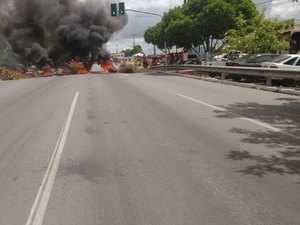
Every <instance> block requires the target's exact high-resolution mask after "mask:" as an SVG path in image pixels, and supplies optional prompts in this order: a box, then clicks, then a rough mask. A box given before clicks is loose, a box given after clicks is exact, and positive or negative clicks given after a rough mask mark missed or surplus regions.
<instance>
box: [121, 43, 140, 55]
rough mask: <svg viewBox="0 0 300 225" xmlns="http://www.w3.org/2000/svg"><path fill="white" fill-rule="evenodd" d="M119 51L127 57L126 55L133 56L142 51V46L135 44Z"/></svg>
mask: <svg viewBox="0 0 300 225" xmlns="http://www.w3.org/2000/svg"><path fill="white" fill-rule="evenodd" d="M121 52H123V53H124V55H125V57H128V56H133V55H134V54H137V53H141V52H143V49H142V46H140V45H136V46H134V48H132V49H125V50H122V51H121Z"/></svg>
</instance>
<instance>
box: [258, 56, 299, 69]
mask: <svg viewBox="0 0 300 225" xmlns="http://www.w3.org/2000/svg"><path fill="white" fill-rule="evenodd" d="M262 66H263V67H267V68H282V69H297V70H300V55H298V54H297V55H296V54H285V55H280V56H278V57H276V58H274V59H273V60H272V61H271V62H266V63H263V65H262Z"/></svg>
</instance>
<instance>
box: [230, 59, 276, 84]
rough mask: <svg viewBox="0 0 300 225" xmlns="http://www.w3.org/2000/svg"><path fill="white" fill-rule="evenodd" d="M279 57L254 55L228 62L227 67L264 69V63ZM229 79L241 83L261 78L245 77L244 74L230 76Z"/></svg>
mask: <svg viewBox="0 0 300 225" xmlns="http://www.w3.org/2000/svg"><path fill="white" fill-rule="evenodd" d="M276 57H278V54H253V55H246V56H244V57H241V58H239V59H237V60H235V61H229V62H226V64H225V65H226V66H243V67H262V63H264V62H269V61H272V60H273V59H274V58H276ZM227 78H231V79H232V80H234V81H240V80H241V79H242V78H246V79H247V80H256V79H260V78H259V77H255V76H253V77H251V76H243V75H242V74H228V76H227Z"/></svg>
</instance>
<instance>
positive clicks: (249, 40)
mask: <svg viewBox="0 0 300 225" xmlns="http://www.w3.org/2000/svg"><path fill="white" fill-rule="evenodd" d="M283 29H284V24H283V23H280V22H278V21H276V20H270V19H266V18H265V17H264V13H261V14H258V15H257V16H255V17H254V18H253V19H252V20H251V23H249V21H246V20H245V19H243V18H241V17H239V18H238V19H237V27H236V28H235V29H232V30H230V31H229V34H228V36H227V40H228V45H229V46H230V48H231V49H233V50H239V51H242V52H246V53H278V52H279V51H281V50H286V49H287V48H288V42H287V41H286V40H285V39H284V37H283V35H282V31H283Z"/></svg>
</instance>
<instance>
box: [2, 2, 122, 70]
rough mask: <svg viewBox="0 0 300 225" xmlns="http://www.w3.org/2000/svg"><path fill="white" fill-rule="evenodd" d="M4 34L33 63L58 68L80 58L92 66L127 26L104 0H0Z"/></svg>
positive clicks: (16, 49) (22, 56)
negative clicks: (107, 44) (112, 38)
mask: <svg viewBox="0 0 300 225" xmlns="http://www.w3.org/2000/svg"><path fill="white" fill-rule="evenodd" d="M0 20H1V23H0V33H1V35H3V36H4V37H5V38H6V40H7V41H8V43H9V44H10V45H11V47H12V49H13V51H14V52H15V53H18V54H19V55H20V56H21V58H22V59H24V60H25V61H26V62H28V63H29V64H36V65H39V66H44V65H51V66H52V65H54V66H58V65H60V64H63V63H65V62H68V61H69V60H71V59H74V58H79V59H80V60H82V61H84V62H85V63H86V65H87V66H90V65H91V63H93V62H94V61H95V60H96V57H97V55H98V54H99V52H102V51H103V50H102V48H103V45H104V44H105V43H107V42H108V41H109V39H110V38H111V37H112V35H113V34H114V33H115V32H118V31H120V30H121V29H122V28H123V27H124V26H125V25H126V23H127V16H117V17H111V15H110V2H109V1H103V0H98V1H95V0H0Z"/></svg>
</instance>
